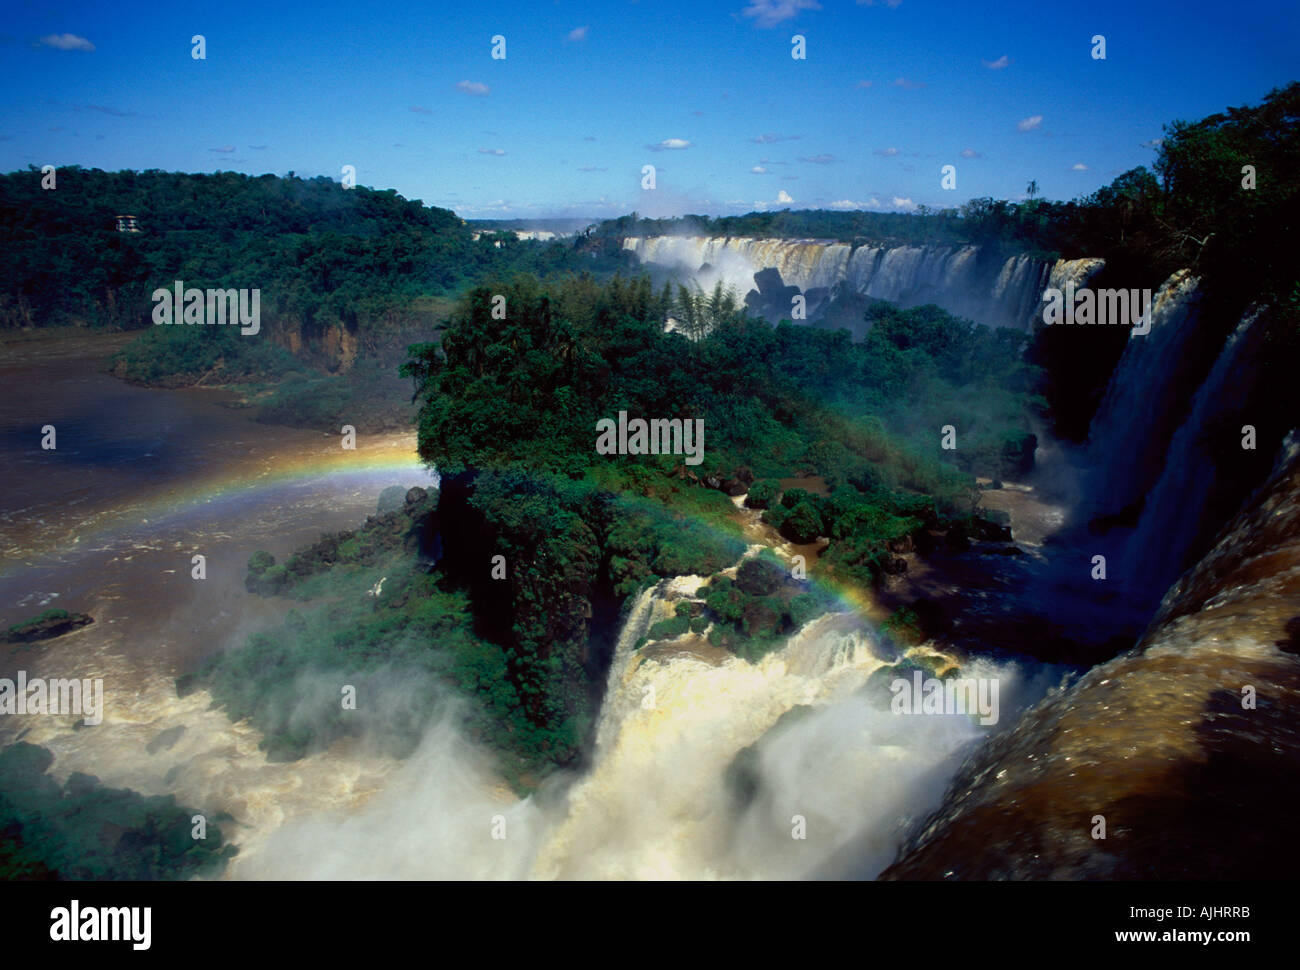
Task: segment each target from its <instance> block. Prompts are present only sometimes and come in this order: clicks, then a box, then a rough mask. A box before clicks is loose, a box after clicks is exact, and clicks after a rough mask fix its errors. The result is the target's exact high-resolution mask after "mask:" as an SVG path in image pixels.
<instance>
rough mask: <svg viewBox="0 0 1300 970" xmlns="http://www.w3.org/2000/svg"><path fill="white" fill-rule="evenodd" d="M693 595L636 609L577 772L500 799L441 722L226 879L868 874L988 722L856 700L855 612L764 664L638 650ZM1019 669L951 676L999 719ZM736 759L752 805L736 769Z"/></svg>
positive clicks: (967, 670) (475, 754)
mask: <svg viewBox="0 0 1300 970" xmlns="http://www.w3.org/2000/svg"><path fill="white" fill-rule="evenodd" d="M752 551H753V548H752V547H751V552H752ZM734 568H735V567H733V568H732V569H731V570H724V571H723V572H724V573H732V572H734ZM705 582H707V577H701V576H681V577H677V578H674V579H669V580H663V581H661V582H660V583H658V584H657V585H656V586H654V587H652V588H649V589H646V590H643V591H642V592H641V593H640V594H638V596H637V598H636V599H635V600H634V601H633V602H632V604H631V606H630V608H629V609H628V613H627V616H626V619H625V620H624V623H623V628H622V630H621V631H620V633H619V637H618V641H617V645H616V647H615V655H614V658H613V660H612V663H611V667H610V670H609V678H608V685H607V688H606V696H605V700H604V704H603V707H602V710H601V714H600V719H599V721H598V723H597V727H596V738H595V744H594V747H593V749H592V751H591V754H590V758H589V763H588V765H587V767H586V768H585V769H583V771H582V772H581V773H577V772H566V773H562V774H560V775H557V776H553V777H552V778H550V779H548V780H547V781H546V782H545V783H544V784H543V785H542V787H541V788H540V789H539V790H538V791H537V792H536V793H535V794H533V795H530V796H529V797H527V798H524V799H515V798H512V797H510V795H509V792H508V791H507V790H505V788H504V786H503V785H501V784H500V783H499V781H497V780H495V779H494V778H493V776H492V773H491V772H490V770H488V767H487V766H488V764H489V763H490V756H489V755H488V753H487V752H485V751H484V750H483V749H481V748H479V747H477V746H475V745H473V744H471V743H470V742H469V741H467V740H465V739H463V738H462V737H460V736H459V734H458V733H457V732H456V730H455V726H454V721H453V720H452V719H444V720H442V721H440V722H439V723H438V724H437V725H435V726H434V727H433V728H432V729H431V730H430V733H429V735H428V736H427V737H426V739H425V741H424V742H423V744H422V745H421V748H420V750H419V751H418V752H417V753H416V754H415V755H413V756H412V757H411V758H410V759H408V760H407V762H405V763H403V764H402V765H401V766H400V768H397V769H396V770H395V771H393V772H392V773H391V774H390V775H389V776H388V782H387V784H386V785H385V786H384V788H383V790H382V791H380V792H378V793H377V794H376V795H375V796H374V797H373V798H372V799H371V800H370V801H369V802H368V803H366V804H364V805H362V806H360V807H359V808H356V807H352V808H351V809H350V811H349V812H348V814H347V815H346V816H340V815H338V814H337V813H334V812H329V813H325V812H322V813H319V814H314V815H311V816H308V817H298V818H296V819H293V820H289V821H286V824H284V825H283V826H282V827H281V828H280V829H279V830H277V831H275V832H273V833H271V835H270V837H269V838H268V839H267V840H266V841H265V844H262V845H259V846H257V847H256V849H255V850H254V851H252V852H249V853H246V854H245V855H241V857H240V863H239V865H238V867H237V875H238V876H242V877H252V878H326V877H335V878H337V877H339V876H340V875H341V874H343V873H346V875H347V877H348V878H353V879H366V878H394V877H396V878H449V877H450V878H507V879H518V878H534V879H630V878H639V879H656V878H663V879H713V878H718V879H750V878H799V877H805V876H815V875H825V874H828V872H829V871H830V870H832V869H834V868H835V867H836V866H838V865H841V864H843V863H845V862H846V860H850V859H851V860H852V862H851V868H852V872H853V874H854V875H859V876H868V877H869V876H872V875H875V874H876V873H877V872H879V871H880V870H881V869H883V868H884V866H885V865H887V864H888V862H889V860H890V859H891V858H893V856H894V854H895V853H896V852H897V850H898V846H899V845H900V844H901V841H902V838H903V834H904V826H905V824H906V822H907V821H908V820H910V819H912V818H914V817H918V816H919V815H922V814H924V813H926V812H929V811H931V810H933V809H934V808H935V807H936V806H938V805H939V803H940V799H941V798H942V795H943V789H944V786H945V784H946V783H947V781H948V779H949V778H950V777H951V776H952V774H953V772H954V771H955V770H956V767H957V765H958V764H959V762H960V760H961V759H962V758H963V757H964V756H965V755H966V754H967V752H969V751H970V749H971V747H972V746H973V745H974V744H975V743H977V742H978V741H979V740H981V739H982V738H984V737H985V736H987V734H988V733H989V732H990V731H995V730H997V729H996V728H989V727H983V726H981V725H980V724H979V723H978V720H977V719H976V718H975V717H972V716H964V715H960V714H956V715H931V716H917V717H909V716H905V715H901V714H895V713H893V712H892V711H891V710H890V706H889V703H888V696H889V695H888V693H885V698H886V699H885V701H884V702H883V703H882V702H881V699H880V696H879V695H880V694H881V693H882V692H883V691H885V688H884V687H881V686H879V681H877V682H876V683H877V686H876V687H874V688H873V691H874V693H872V694H871V695H870V696H868V694H867V693H866V692H864V690H863V688H864V686H865V685H866V684H867V681H868V678H869V677H870V676H871V674H872V673H873V672H875V671H877V670H879V669H880V668H881V667H882V666H884V665H885V664H887V663H889V662H890V661H887V660H884V659H882V656H883V655H887V654H890V653H891V651H888V650H885V649H884V648H883V645H882V643H881V642H880V640H879V638H878V636H877V634H876V633H875V632H874V630H873V629H872V628H871V627H870V626H869V625H868V624H866V623H865V622H864V621H863V620H861V619H860V618H859V617H858V616H857V615H856V614H854V613H831V614H826V615H823V616H821V617H818V618H816V619H814V620H812V621H810V622H809V623H808V624H806V625H805V626H804V627H803V628H802V629H800V630H798V631H797V632H795V633H794V634H793V635H792V636H790V637H789V638H788V639H787V640H786V641H785V642H784V643H783V644H781V645H780V646H779V647H778V648H777V649H775V650H773V651H772V652H770V653H768V654H767V655H765V656H764V657H763V658H762V659H761V660H760V661H759V662H758V663H749V662H748V661H745V660H742V659H741V658H739V657H736V656H734V655H732V654H731V653H730V652H728V651H725V650H722V649H720V648H717V647H714V646H712V645H710V644H708V643H707V640H706V639H705V638H703V637H699V636H696V635H694V634H688V635H686V636H685V637H683V638H680V639H679V640H675V641H671V642H667V643H661V642H653V643H649V644H643V645H641V646H640V647H638V643H641V641H642V638H643V636H644V635H645V634H646V632H647V631H648V630H649V628H650V627H651V625H652V624H653V623H654V622H655V621H657V620H660V619H664V618H667V617H669V616H672V615H673V612H674V607H675V606H676V605H677V604H678V603H680V602H681V601H682V600H683V599H689V598H693V596H694V594H695V591H696V590H697V589H698V588H699V586H701V585H703V584H704V583H705ZM917 652H920V653H929V652H931V651H929V650H928V648H926V647H921V648H914V649H913V651H911V653H917ZM1021 671H1022V669H1021V668H1020V667H1018V666H1016V665H1014V664H997V663H994V662H993V661H988V660H983V659H971V660H968V661H965V662H963V664H962V674H963V676H971V677H989V678H997V679H998V681H999V683H1000V685H1001V691H1000V693H1001V700H1000V703H1001V708H1002V723H1003V724H1010V723H1012V721H1013V720H1014V711H1015V709H1016V708H1018V707H1021V706H1023V704H1024V702H1027V701H1032V700H1034V699H1036V697H1037V696H1040V695H1041V692H1042V690H1043V689H1045V688H1044V685H1042V684H1041V683H1040V682H1039V678H1030V679H1026V678H1024V677H1023V675H1022V672H1021ZM796 708H798V709H799V710H798V711H796ZM792 713H793V714H794V715H795V716H794V717H788V718H786V719H785V720H783V719H782V718H783V715H789V714H792ZM800 715H801V716H800ZM778 722H779V723H778ZM742 752H747V753H748V760H747V761H746V764H747V765H748V771H749V772H750V774H749V775H748V776H747V777H749V778H752V779H753V781H754V791H753V792H752V793H751V797H750V798H749V799H748V800H744V799H742V798H741V797H739V796H738V795H737V789H736V784H735V781H734V776H733V774H732V772H733V765H734V764H736V762H737V757H738V755H741V754H742ZM796 824H797V825H798V827H799V829H800V831H798V833H797V834H796ZM494 829H499V830H500V832H501V837H499V838H498V837H497V836H494V835H492V834H491V833H492V832H493V831H494ZM321 845H329V846H330V852H329V853H325V854H322V853H320V852H319V846H321Z"/></svg>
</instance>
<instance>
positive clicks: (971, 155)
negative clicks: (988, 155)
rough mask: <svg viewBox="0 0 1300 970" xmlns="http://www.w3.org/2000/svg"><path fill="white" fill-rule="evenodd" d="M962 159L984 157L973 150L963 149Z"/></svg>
mask: <svg viewBox="0 0 1300 970" xmlns="http://www.w3.org/2000/svg"><path fill="white" fill-rule="evenodd" d="M961 157H962V158H983V157H984V156H983V155H982V154H981V153H979V152H977V151H976V150H975V149H973V148H963V149H962V150H961Z"/></svg>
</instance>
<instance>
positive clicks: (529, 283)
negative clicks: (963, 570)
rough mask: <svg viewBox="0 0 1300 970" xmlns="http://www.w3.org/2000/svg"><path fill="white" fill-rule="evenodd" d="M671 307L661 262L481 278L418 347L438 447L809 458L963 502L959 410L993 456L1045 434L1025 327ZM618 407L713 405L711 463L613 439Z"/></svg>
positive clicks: (565, 467)
mask: <svg viewBox="0 0 1300 970" xmlns="http://www.w3.org/2000/svg"><path fill="white" fill-rule="evenodd" d="M494 293H499V294H502V295H504V296H505V297H506V307H507V310H506V318H505V319H493V314H492V310H491V308H492V296H493V294H494ZM671 307H672V304H671V302H670V300H669V297H668V296H667V294H659V295H656V294H655V293H654V292H653V291H652V289H651V287H650V284H649V280H648V279H646V278H644V277H643V278H641V279H639V280H636V281H632V282H624V281H622V280H620V279H618V278H615V279H614V280H613V281H611V282H610V283H609V284H607V285H605V286H601V285H600V284H598V283H596V282H595V281H593V280H591V279H589V278H586V277H582V278H570V279H567V280H563V281H560V282H557V283H553V284H550V285H543V284H539V283H538V282H536V281H533V280H516V281H515V282H513V283H511V284H508V285H507V284H502V285H499V286H497V287H496V288H495V289H493V288H488V287H479V288H476V289H474V290H472V291H471V292H470V293H469V294H467V296H466V297H465V299H464V300H463V301H462V303H461V305H460V307H459V309H458V310H457V312H456V314H455V315H453V317H452V319H451V321H450V322H449V324H448V328H447V331H446V333H445V334H444V336H443V340H442V343H441V346H438V345H435V344H422V345H417V346H415V347H412V348H411V361H410V363H409V364H408V365H407V366H406V368H405V373H406V374H407V375H408V376H410V377H412V378H413V380H414V381H415V384H416V389H417V393H418V394H419V395H420V396H421V397H422V398H423V401H424V404H423V407H422V409H421V413H420V424H419V432H420V454H421V456H422V457H423V458H424V459H425V460H426V461H428V462H430V463H431V464H433V465H435V466H436V467H438V468H439V469H440V470H442V471H444V472H447V473H452V474H454V473H456V472H458V471H462V470H464V469H467V468H471V469H479V468H507V467H509V468H522V469H528V470H529V471H531V472H548V473H553V474H564V475H568V476H574V477H576V476H580V475H583V474H587V473H588V470H589V469H591V468H593V467H609V466H618V467H621V468H624V469H628V468H631V467H640V468H641V469H643V472H642V474H653V473H658V474H678V475H685V476H688V477H693V478H696V479H699V480H704V481H708V480H710V479H726V478H729V477H731V476H733V475H734V474H737V473H738V472H739V471H740V470H741V469H747V470H751V471H752V473H753V474H756V475H760V476H766V477H780V476H784V475H791V474H796V473H799V472H807V473H809V474H820V475H823V476H825V477H826V478H827V480H828V481H831V482H832V483H838V482H853V483H856V484H858V485H860V486H862V487H867V488H870V487H875V486H876V485H881V484H885V485H890V486H895V487H903V488H910V489H915V490H917V491H922V492H925V493H928V494H935V495H936V496H938V497H939V499H940V502H941V504H942V505H943V507H944V508H945V509H946V510H948V511H955V510H958V509H961V508H963V507H965V506H967V505H968V504H969V502H968V498H967V496H966V494H965V490H966V489H967V488H968V487H969V479H968V478H966V477H965V476H964V475H961V474H959V473H958V472H957V470H956V469H954V468H953V467H952V466H951V465H948V464H945V463H944V462H943V461H942V459H943V458H945V457H947V456H948V455H950V454H953V453H946V454H945V453H943V452H941V449H940V441H939V430H940V428H941V427H942V426H943V425H945V424H953V425H954V426H955V427H956V429H957V431H958V435H959V441H961V444H960V445H959V448H958V450H957V452H956V453H955V454H956V456H958V457H959V458H960V460H962V461H963V462H964V463H966V467H968V468H978V469H979V470H986V471H988V472H989V473H991V474H999V473H1001V471H1002V470H1003V469H1002V465H1003V461H1004V456H1005V455H1006V454H1015V455H1017V456H1019V455H1020V454H1021V452H1022V451H1023V443H1024V442H1025V441H1026V440H1027V439H1028V438H1029V437H1030V433H1029V430H1028V422H1029V418H1030V414H1031V412H1032V410H1033V408H1034V407H1036V406H1037V404H1036V401H1035V399H1033V398H1032V397H1031V396H1030V395H1029V393H1028V391H1029V389H1030V388H1031V386H1032V384H1033V382H1034V379H1035V375H1034V372H1033V370H1032V369H1031V368H1027V367H1026V366H1025V365H1024V364H1023V363H1022V362H1021V360H1020V354H1021V352H1022V350H1023V347H1024V339H1025V338H1024V337H1023V335H1020V334H1017V333H1014V332H1010V331H1006V330H997V331H994V330H989V329H988V328H986V327H980V326H975V325H973V324H970V323H969V322H967V321H962V320H958V319H956V318H954V317H952V316H951V315H950V314H947V313H946V312H944V311H943V310H940V309H939V308H937V307H933V306H929V307H920V308H917V309H914V310H907V311H900V310H897V309H896V308H893V307H890V306H888V305H885V304H880V305H877V306H874V307H873V308H872V310H871V314H870V316H869V320H870V321H871V322H872V324H873V327H872V331H871V333H870V334H869V335H868V337H867V339H866V340H865V341H862V342H858V343H854V342H853V341H852V340H851V338H850V336H849V335H848V334H847V333H846V332H843V331H840V332H835V333H830V332H826V331H819V330H813V329H810V328H806V327H797V326H794V325H792V324H782V325H781V326H779V327H777V328H775V329H774V328H772V327H771V326H769V325H768V324H766V323H764V322H763V321H761V320H756V319H753V318H750V317H748V316H746V315H745V314H744V313H743V312H739V311H736V310H724V311H723V312H720V313H719V314H718V315H717V316H716V317H713V318H711V319H709V320H708V321H707V322H708V327H707V336H703V337H701V338H700V339H698V340H689V339H687V338H686V337H685V336H683V335H682V334H679V333H665V332H664V319H665V318H666V316H667V314H668V312H669V311H670V309H671ZM619 411H626V412H627V413H628V415H629V417H636V416H644V417H662V418H680V419H684V420H692V419H696V418H699V419H703V421H704V429H705V447H704V455H703V462H702V464H700V465H698V466H691V465H686V464H684V463H683V460H682V457H681V456H671V455H647V456H600V455H598V454H597V453H596V451H595V439H596V432H595V428H596V421H597V420H598V419H601V418H610V419H614V418H616V416H617V414H618V412H619ZM963 439H965V440H963ZM1008 442H1010V445H1008ZM1030 451H1031V454H1032V448H1031V449H1030ZM652 470H653V471H652Z"/></svg>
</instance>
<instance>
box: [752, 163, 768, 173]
mask: <svg viewBox="0 0 1300 970" xmlns="http://www.w3.org/2000/svg"><path fill="white" fill-rule="evenodd" d="M750 171H751V172H753V173H754V174H755V175H766V174H767V169H766V168H764V167H763V166H762V165H755V166H754V167H753V168H751V169H750Z"/></svg>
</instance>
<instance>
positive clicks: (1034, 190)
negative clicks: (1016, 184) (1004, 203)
mask: <svg viewBox="0 0 1300 970" xmlns="http://www.w3.org/2000/svg"><path fill="white" fill-rule="evenodd" d="M1025 192H1026V193H1028V195H1029V198H1030V199H1031V200H1032V199H1033V197H1034V196H1036V195H1037V194H1038V180H1037V179H1030V180H1029V185H1028V186H1026V187H1025Z"/></svg>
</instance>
